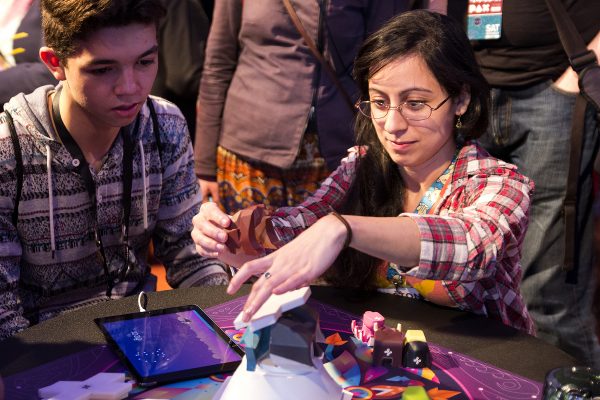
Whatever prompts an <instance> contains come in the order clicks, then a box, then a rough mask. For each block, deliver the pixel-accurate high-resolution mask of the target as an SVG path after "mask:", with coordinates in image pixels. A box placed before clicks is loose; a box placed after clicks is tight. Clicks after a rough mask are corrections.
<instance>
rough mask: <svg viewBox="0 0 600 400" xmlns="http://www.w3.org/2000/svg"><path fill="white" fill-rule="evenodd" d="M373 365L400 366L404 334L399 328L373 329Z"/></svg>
mask: <svg viewBox="0 0 600 400" xmlns="http://www.w3.org/2000/svg"><path fill="white" fill-rule="evenodd" d="M374 338H375V343H374V345H373V365H375V366H382V367H386V368H390V367H391V368H402V366H403V365H402V353H403V352H404V338H405V335H404V333H403V332H402V330H401V329H392V328H386V329H381V330H378V331H375V336H374Z"/></svg>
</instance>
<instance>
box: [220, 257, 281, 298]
mask: <svg viewBox="0 0 600 400" xmlns="http://www.w3.org/2000/svg"><path fill="white" fill-rule="evenodd" d="M270 266H271V255H268V256H266V257H262V258H258V259H256V260H252V261H249V262H246V263H245V264H244V265H242V267H241V268H240V269H239V270H238V272H237V273H236V274H235V275H234V276H233V278H231V281H230V282H229V286H228V287H227V293H229V294H234V293H235V292H237V291H238V290H239V288H240V287H241V286H242V285H243V284H244V282H246V281H247V280H248V279H250V277H252V276H254V275H260V274H262V273H263V272H264V271H266V270H267V269H268V268H269V267H270Z"/></svg>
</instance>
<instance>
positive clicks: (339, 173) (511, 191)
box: [272, 143, 535, 334]
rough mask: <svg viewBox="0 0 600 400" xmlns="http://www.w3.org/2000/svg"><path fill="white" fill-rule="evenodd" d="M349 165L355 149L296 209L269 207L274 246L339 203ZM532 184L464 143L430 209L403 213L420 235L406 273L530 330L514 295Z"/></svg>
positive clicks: (348, 179) (530, 323) (476, 308)
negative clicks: (414, 260) (275, 239)
mask: <svg viewBox="0 0 600 400" xmlns="http://www.w3.org/2000/svg"><path fill="white" fill-rule="evenodd" d="M355 163H356V154H353V155H351V156H350V157H348V159H347V160H345V161H344V162H342V164H341V165H340V167H339V168H338V169H337V170H336V171H335V172H334V173H333V174H331V175H330V176H329V177H328V178H327V179H326V180H325V181H324V182H323V184H322V185H321V187H320V188H319V190H318V191H317V192H316V193H315V194H314V195H313V196H311V197H309V198H308V199H306V201H304V202H303V203H302V204H301V205H300V206H298V207H285V208H280V209H279V210H277V211H276V212H275V214H274V216H273V219H272V223H273V226H274V228H275V231H276V233H277V235H278V237H279V239H280V240H281V242H280V243H279V244H281V245H283V244H284V243H286V242H288V241H290V240H292V239H293V238H294V237H295V236H296V235H298V234H299V233H300V232H302V231H303V230H304V229H306V228H308V227H309V226H311V225H312V224H313V223H315V222H316V221H317V220H318V219H319V218H321V217H323V216H325V215H327V214H328V213H329V212H330V210H331V209H337V208H339V206H340V204H341V202H342V200H343V198H344V195H345V193H346V191H347V190H348V188H349V187H350V184H351V183H352V180H353V179H354V170H355ZM533 187H534V185H533V182H532V181H530V180H529V179H528V178H527V177H525V176H523V175H521V174H519V173H518V172H517V171H516V167H515V166H514V165H511V164H508V163H505V162H503V161H500V160H497V159H495V158H492V157H491V156H489V155H488V153H487V152H486V151H485V150H483V149H482V148H481V147H479V145H477V144H476V143H468V144H467V145H465V146H464V147H463V148H462V149H461V150H460V152H459V154H458V157H457V160H456V166H455V169H454V173H453V175H452V178H451V180H450V182H449V185H448V187H447V189H446V191H445V193H444V195H443V197H442V198H441V199H440V201H439V202H438V203H437V205H436V206H435V209H434V210H432V212H431V214H428V215H418V214H414V213H402V214H401V216H403V217H408V218H411V219H413V221H415V222H416V224H417V225H418V227H419V230H420V233H421V259H420V262H419V265H418V266H417V267H414V268H411V269H408V270H406V274H407V275H410V276H414V277H417V278H420V279H431V280H440V281H442V284H443V285H444V287H445V289H446V290H447V292H448V295H449V296H450V297H451V298H452V299H454V301H455V302H456V304H457V305H458V306H459V308H461V309H463V310H467V311H471V312H474V313H476V314H481V315H486V316H488V317H490V318H493V319H497V320H500V321H502V322H503V323H505V324H506V325H510V326H512V327H515V328H517V329H520V330H523V331H525V332H528V333H530V334H534V333H535V328H534V325H533V321H532V320H531V318H530V316H529V313H528V312H527V308H526V306H525V303H524V301H523V299H522V297H521V295H520V292H519V284H520V281H521V263H520V255H521V245H522V242H523V238H524V235H525V232H526V230H527V224H528V210H529V205H530V195H531V193H532V191H533Z"/></svg>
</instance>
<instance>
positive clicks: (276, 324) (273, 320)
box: [214, 287, 352, 400]
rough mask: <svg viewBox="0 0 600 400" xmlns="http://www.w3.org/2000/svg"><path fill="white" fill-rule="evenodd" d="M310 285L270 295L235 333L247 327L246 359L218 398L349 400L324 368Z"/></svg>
mask: <svg viewBox="0 0 600 400" xmlns="http://www.w3.org/2000/svg"><path fill="white" fill-rule="evenodd" d="M309 296H310V289H309V288H308V287H305V288H301V289H298V290H295V291H293V292H288V293H285V294H283V295H272V296H271V297H270V298H269V300H267V302H266V303H264V304H263V306H262V307H261V308H260V309H259V310H258V311H257V312H256V313H255V314H254V316H253V318H252V319H251V320H250V321H248V322H247V323H246V322H243V321H242V317H241V314H240V315H239V316H238V317H237V318H236V319H235V321H234V325H235V327H236V329H241V328H242V327H246V332H245V333H244V336H243V337H242V343H243V344H244V345H245V346H246V347H245V350H246V356H244V358H243V360H242V363H241V364H240V366H239V367H238V368H237V369H236V371H235V373H234V374H233V376H232V377H230V378H228V379H227V380H226V381H225V382H224V384H223V385H222V387H221V388H220V389H219V391H218V392H217V393H216V394H215V396H214V398H215V399H217V400H238V399H260V400H270V399H272V400H278V399H283V398H285V399H287V400H294V399H302V400H304V399H312V400H329V399H336V400H350V399H351V398H352V394H351V393H349V392H346V391H344V390H343V389H342V387H341V386H339V385H338V384H337V383H336V382H335V381H334V380H333V378H332V377H331V376H330V375H329V374H328V373H327V371H326V370H325V368H324V367H323V351H322V350H321V348H320V347H319V345H318V343H319V342H323V341H324V339H323V334H322V333H321V328H320V327H319V315H318V313H317V312H316V311H314V310H313V309H311V308H310V307H308V306H306V305H305V303H306V301H307V299H308V297H309Z"/></svg>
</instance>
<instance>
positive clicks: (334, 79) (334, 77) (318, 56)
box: [283, 0, 356, 112]
mask: <svg viewBox="0 0 600 400" xmlns="http://www.w3.org/2000/svg"><path fill="white" fill-rule="evenodd" d="M283 5H284V6H285V9H286V10H287V12H288V14H289V15H290V17H291V18H292V22H293V23H294V25H295V26H296V29H298V32H300V34H301V35H302V37H303V38H304V41H305V42H306V45H307V46H308V48H309V49H310V51H311V53H313V55H314V56H315V58H316V59H317V60H319V62H320V63H321V65H322V66H323V68H325V70H326V71H327V73H328V74H329V77H330V78H331V80H332V82H333V83H334V85H335V86H336V88H337V89H338V91H339V92H340V94H341V95H342V97H343V98H344V100H345V101H346V104H347V105H348V108H350V110H352V112H355V111H356V109H355V107H354V103H353V102H352V99H351V98H350V95H348V92H346V89H344V87H343V86H342V83H341V82H340V80H339V79H338V76H337V74H336V73H335V70H334V69H333V66H332V65H331V63H329V61H327V60H326V59H325V57H324V56H323V54H322V53H321V52H320V51H319V49H318V48H317V45H316V44H315V42H314V40H312V38H311V37H310V35H309V34H308V32H306V29H304V25H302V21H300V18H299V17H298V14H296V10H295V9H294V6H293V5H292V3H291V1H290V0H283Z"/></svg>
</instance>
